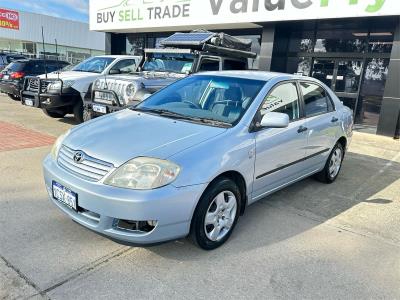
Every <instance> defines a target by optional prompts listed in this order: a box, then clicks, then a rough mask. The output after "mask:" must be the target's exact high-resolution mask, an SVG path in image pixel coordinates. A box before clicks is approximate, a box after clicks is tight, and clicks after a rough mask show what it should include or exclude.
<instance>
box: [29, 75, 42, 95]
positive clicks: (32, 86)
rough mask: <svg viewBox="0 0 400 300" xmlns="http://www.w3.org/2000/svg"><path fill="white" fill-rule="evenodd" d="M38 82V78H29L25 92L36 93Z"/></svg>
mask: <svg viewBox="0 0 400 300" xmlns="http://www.w3.org/2000/svg"><path fill="white" fill-rule="evenodd" d="M39 84H40V80H39V78H30V79H29V80H28V86H27V90H28V91H31V92H37V91H38V90H39Z"/></svg>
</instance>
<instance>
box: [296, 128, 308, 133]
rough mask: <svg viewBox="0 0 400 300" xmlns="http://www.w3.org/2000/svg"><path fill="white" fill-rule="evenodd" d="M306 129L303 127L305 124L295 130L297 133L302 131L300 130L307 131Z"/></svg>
mask: <svg viewBox="0 0 400 300" xmlns="http://www.w3.org/2000/svg"><path fill="white" fill-rule="evenodd" d="M307 130H308V128H307V127H305V126H300V127H299V129H298V130H297V132H298V133H302V132H305V131H307Z"/></svg>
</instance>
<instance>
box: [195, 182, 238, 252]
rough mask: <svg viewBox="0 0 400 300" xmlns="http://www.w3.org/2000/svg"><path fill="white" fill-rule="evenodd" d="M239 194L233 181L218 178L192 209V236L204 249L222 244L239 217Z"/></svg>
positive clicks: (214, 247) (211, 248) (210, 248)
mask: <svg viewBox="0 0 400 300" xmlns="http://www.w3.org/2000/svg"><path fill="white" fill-rule="evenodd" d="M240 199H241V193H240V190H239V188H238V186H237V185H236V183H235V182H234V181H232V180H231V179H228V178H221V179H219V180H217V181H216V182H214V183H213V184H212V185H211V186H209V187H208V188H207V190H206V191H205V192H204V194H203V196H202V197H201V199H200V201H199V204H198V205H197V208H196V210H195V213H194V216H193V220H192V227H191V237H192V239H193V241H194V242H195V243H196V244H197V245H198V246H199V247H201V248H203V249H205V250H213V249H216V248H218V247H220V246H221V245H222V244H224V243H225V242H226V241H227V240H228V239H229V237H230V235H231V234H232V231H233V229H234V227H235V225H236V223H237V220H238V218H239V214H240V205H241V202H240Z"/></svg>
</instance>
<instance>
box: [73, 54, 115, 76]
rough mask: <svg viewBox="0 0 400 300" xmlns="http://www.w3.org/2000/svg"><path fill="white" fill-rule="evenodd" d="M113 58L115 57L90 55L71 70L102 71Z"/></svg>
mask: <svg viewBox="0 0 400 300" xmlns="http://www.w3.org/2000/svg"><path fill="white" fill-rule="evenodd" d="M114 60H115V58H111V57H91V58H88V59H87V60H84V61H83V62H81V63H80V64H78V65H77V66H76V67H74V68H73V69H72V71H77V72H90V73H102V72H103V71H104V70H105V69H106V68H107V67H108V66H109V65H110V64H111V63H112V62H113V61H114Z"/></svg>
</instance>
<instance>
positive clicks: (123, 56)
mask: <svg viewBox="0 0 400 300" xmlns="http://www.w3.org/2000/svg"><path fill="white" fill-rule="evenodd" d="M95 57H105V58H138V57H139V56H137V55H97V56H95Z"/></svg>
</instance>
